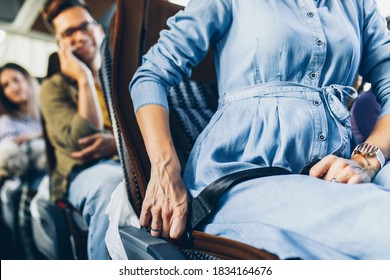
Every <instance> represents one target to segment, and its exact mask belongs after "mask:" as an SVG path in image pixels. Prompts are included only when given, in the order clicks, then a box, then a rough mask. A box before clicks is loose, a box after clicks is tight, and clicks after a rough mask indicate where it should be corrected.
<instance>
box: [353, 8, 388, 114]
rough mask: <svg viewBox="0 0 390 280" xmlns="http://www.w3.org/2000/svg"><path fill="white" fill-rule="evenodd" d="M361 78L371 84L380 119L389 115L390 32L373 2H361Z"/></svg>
mask: <svg viewBox="0 0 390 280" xmlns="http://www.w3.org/2000/svg"><path fill="white" fill-rule="evenodd" d="M363 4H364V19H363V56H362V63H361V67H360V73H361V74H362V76H363V77H364V78H365V80H367V81H368V82H370V83H371V84H372V87H373V92H374V93H375V95H376V96H377V99H378V101H379V102H380V103H381V106H382V113H381V115H380V117H382V116H383V115H385V114H390V31H389V30H388V29H387V24H386V20H385V19H384V18H383V17H382V15H381V14H380V11H379V9H378V7H377V4H376V3H375V0H366V1H363Z"/></svg>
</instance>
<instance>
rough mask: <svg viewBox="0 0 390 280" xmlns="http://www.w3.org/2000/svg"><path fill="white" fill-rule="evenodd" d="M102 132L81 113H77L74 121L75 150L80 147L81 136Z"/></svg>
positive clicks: (73, 142)
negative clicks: (81, 115) (80, 114)
mask: <svg viewBox="0 0 390 280" xmlns="http://www.w3.org/2000/svg"><path fill="white" fill-rule="evenodd" d="M98 132H101V131H100V130H98V129H97V128H96V127H94V126H93V125H91V124H90V123H89V121H87V120H85V119H83V118H82V117H80V116H79V115H77V114H76V115H75V116H74V119H73V123H72V137H71V139H72V143H70V144H71V145H72V148H73V149H74V150H77V149H80V145H79V143H78V140H79V139H80V138H83V137H86V136H89V135H92V134H95V133H98Z"/></svg>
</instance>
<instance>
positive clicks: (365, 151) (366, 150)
mask: <svg viewBox="0 0 390 280" xmlns="http://www.w3.org/2000/svg"><path fill="white" fill-rule="evenodd" d="M356 150H357V151H359V153H360V154H361V155H363V156H369V157H372V156H375V155H376V154H377V152H378V147H377V146H375V145H372V144H369V143H362V144H359V145H358V146H357V147H356Z"/></svg>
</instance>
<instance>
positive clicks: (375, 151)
mask: <svg viewBox="0 0 390 280" xmlns="http://www.w3.org/2000/svg"><path fill="white" fill-rule="evenodd" d="M356 154H359V155H362V156H364V157H376V158H377V159H378V160H379V163H380V164H381V168H382V167H383V165H385V162H386V159H385V156H384V155H383V153H382V151H381V149H379V147H378V146H375V145H373V144H370V143H361V144H359V145H357V146H356V148H355V149H354V150H353V152H352V156H353V155H356Z"/></svg>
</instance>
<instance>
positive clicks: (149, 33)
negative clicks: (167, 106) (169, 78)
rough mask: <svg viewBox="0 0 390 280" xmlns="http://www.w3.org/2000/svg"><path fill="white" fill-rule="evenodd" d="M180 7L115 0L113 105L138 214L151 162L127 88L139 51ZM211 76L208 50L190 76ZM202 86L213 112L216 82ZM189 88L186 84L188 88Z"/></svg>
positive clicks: (160, 1) (163, 0)
mask: <svg viewBox="0 0 390 280" xmlns="http://www.w3.org/2000/svg"><path fill="white" fill-rule="evenodd" d="M182 8H183V7H182V6H179V5H176V4H172V3H170V2H168V1H167V0H118V1H117V13H116V17H115V24H114V34H113V38H112V42H111V44H112V50H113V68H112V74H113V80H112V86H113V105H114V106H115V107H116V111H117V117H118V124H119V128H120V130H121V132H122V135H123V139H124V144H125V146H126V149H127V151H128V157H129V160H130V164H128V166H127V173H128V174H129V175H131V177H130V186H131V187H130V194H131V195H130V200H131V204H132V205H133V207H134V210H135V211H136V213H137V214H138V215H139V214H140V211H141V202H142V199H143V197H144V195H145V190H146V186H147V183H148V181H149V178H150V162H149V158H148V155H147V153H146V149H145V145H144V142H143V139H142V136H141V132H140V130H139V127H138V123H137V120H136V118H135V114H134V113H133V112H134V111H133V103H132V101H131V98H130V94H129V90H128V88H129V83H130V80H131V78H132V76H133V74H134V73H135V71H136V70H137V68H138V67H139V66H140V63H141V58H142V55H143V54H144V53H146V51H147V50H148V49H149V48H150V47H151V46H152V45H153V44H154V43H156V42H157V39H158V37H159V32H160V30H162V29H164V28H166V20H167V18H168V17H169V16H172V15H174V14H175V13H177V12H178V11H179V10H180V9H182ZM214 79H215V71H214V64H213V62H212V55H211V54H209V55H208V56H207V57H206V58H205V60H204V61H203V62H202V63H201V64H200V65H199V66H198V67H197V68H195V69H194V70H193V74H192V76H191V80H198V81H211V80H214ZM187 85H188V83H187ZM202 87H203V89H206V90H205V91H203V92H204V93H205V94H208V95H209V96H212V95H213V94H214V98H213V100H214V101H213V102H212V103H213V104H212V105H211V106H210V107H212V108H213V109H211V111H210V112H211V113H212V111H214V110H215V109H216V100H217V99H216V98H217V97H216V94H217V93H216V91H215V90H214V91H213V90H212V89H213V88H214V89H215V87H216V85H215V84H205V85H202ZM190 88H191V87H187V89H190ZM208 100H210V98H208ZM211 113H208V114H207V115H206V117H205V118H204V119H203V123H202V124H201V125H200V127H199V128H198V131H200V130H201V129H202V127H204V125H205V121H208V118H210V117H211ZM171 126H172V127H173V128H178V127H179V126H180V124H179V123H178V121H177V118H174V117H171ZM195 134H196V133H195ZM175 135H176V136H177V137H176V138H177V139H178V140H177V141H176V142H180V143H182V145H184V143H185V141H183V137H182V136H183V135H180V133H178V134H175ZM186 137H187V136H185V137H184V138H186ZM194 137H196V136H194ZM194 137H192V138H194ZM174 138H175V137H174ZM174 140H175V139H174ZM189 146H190V144H187V145H185V147H187V149H186V150H188V147H189Z"/></svg>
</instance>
